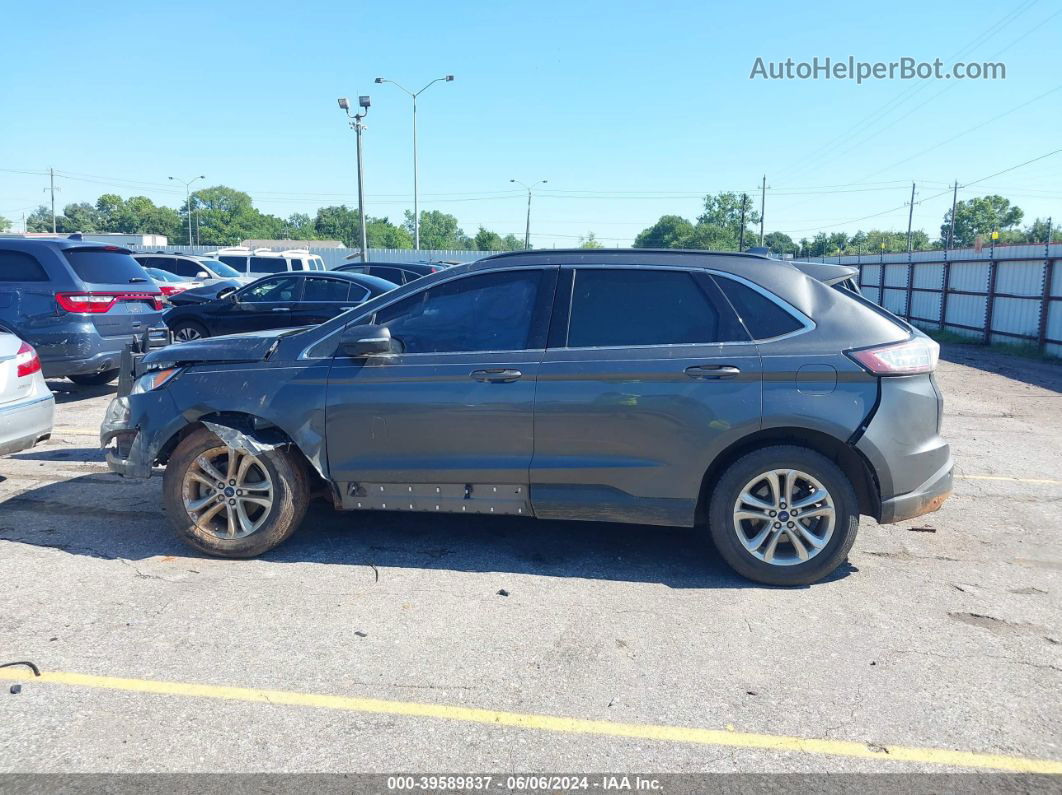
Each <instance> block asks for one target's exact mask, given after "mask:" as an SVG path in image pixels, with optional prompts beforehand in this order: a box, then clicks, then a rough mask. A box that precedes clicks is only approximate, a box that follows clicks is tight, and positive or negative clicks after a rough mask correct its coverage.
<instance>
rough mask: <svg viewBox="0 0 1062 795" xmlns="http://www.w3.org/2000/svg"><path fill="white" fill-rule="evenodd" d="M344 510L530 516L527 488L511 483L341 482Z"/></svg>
mask: <svg viewBox="0 0 1062 795" xmlns="http://www.w3.org/2000/svg"><path fill="white" fill-rule="evenodd" d="M341 486H342V489H341V492H340V493H341V494H342V495H343V506H342V507H343V510H345V511H359V510H360V511H426V512H430V513H436V512H438V513H486V514H491V513H495V514H513V515H522V516H530V515H531V505H530V503H529V502H528V500H527V487H526V486H516V485H513V484H511V483H440V484H432V483H343V484H341Z"/></svg>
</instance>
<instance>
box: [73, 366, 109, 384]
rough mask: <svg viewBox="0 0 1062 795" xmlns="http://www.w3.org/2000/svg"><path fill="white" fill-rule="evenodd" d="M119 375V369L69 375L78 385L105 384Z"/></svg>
mask: <svg viewBox="0 0 1062 795" xmlns="http://www.w3.org/2000/svg"><path fill="white" fill-rule="evenodd" d="M117 377H118V370H104V371H103V372H102V373H87V374H84V375H68V376H67V378H69V379H70V380H71V381H73V382H74V383H75V384H77V385H78V386H103V385H104V384H109V383H111V381H113V380H114V379H115V378H117Z"/></svg>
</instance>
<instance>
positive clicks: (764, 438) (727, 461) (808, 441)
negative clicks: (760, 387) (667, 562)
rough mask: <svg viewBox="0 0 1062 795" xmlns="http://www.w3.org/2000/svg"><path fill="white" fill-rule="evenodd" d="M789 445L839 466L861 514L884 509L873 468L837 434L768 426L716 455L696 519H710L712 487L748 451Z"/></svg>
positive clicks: (706, 474) (703, 483) (703, 481)
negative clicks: (818, 455)
mask: <svg viewBox="0 0 1062 795" xmlns="http://www.w3.org/2000/svg"><path fill="white" fill-rule="evenodd" d="M779 444H787V445H795V446H797V447H806V448H808V449H809V450H814V451H815V452H817V453H820V454H822V455H824V456H826V457H827V458H829V459H830V460H831V461H833V462H834V463H835V464H837V466H838V467H840V469H841V471H842V472H843V473H844V474H845V476H846V477H847V478H848V480H849V481H850V482H851V484H852V488H853V489H854V490H855V493H856V498H857V499H858V501H859V513H861V514H864V515H866V516H872V517H874V518H875V519H877V518H878V516H879V513H880V511H881V498H880V493H881V492H880V489H879V487H878V483H877V478H876V477H875V476H874V471H873V468H872V467H871V466H870V464H869V463H868V462H867V460H866V459H865V458H864V457H863V455H862V453H860V452H859V451H858V450H856V449H855V447H853V446H852V445H849V444H846V443H845V442H843V441H841V440H840V439H838V438H837V437H835V436H831V435H830V434H828V433H824V432H822V431H817V430H812V429H810V428H800V427H784V428H765V429H763V430H759V431H756V432H755V433H751V434H749V435H748V436H744V437H742V438H741V439H738V440H737V441H735V442H733V443H732V444H731V445H730V446H729V447H727V448H725V449H724V450H723V451H722V452H721V453H720V454H719V455H717V456H716V457H715V458H714V459H713V460H712V463H711V464H710V465H709V466H708V468H707V469H706V470H705V472H704V475H703V477H702V478H701V489H700V494H699V496H698V499H697V508H696V513H695V520H696V522H697V524H699V525H703V524H706V523H707V521H708V505H709V503H710V502H711V498H712V490H713V489H714V487H715V484H716V482H718V480H719V478H720V476H721V475H722V474H723V473H724V472H725V471H726V470H727V468H728V467H729V466H730V465H731V464H733V463H734V462H735V461H737V460H738V459H739V458H741V457H742V456H743V455H745V454H747V453H751V452H753V451H755V450H759V449H762V448H764V447H770V446H772V445H779Z"/></svg>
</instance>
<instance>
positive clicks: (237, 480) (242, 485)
mask: <svg viewBox="0 0 1062 795" xmlns="http://www.w3.org/2000/svg"><path fill="white" fill-rule="evenodd" d="M182 497H183V499H184V508H185V510H186V511H187V512H188V515H189V516H190V517H191V519H192V521H193V522H195V524H196V526H197V527H199V528H200V529H201V530H203V531H205V532H208V533H211V534H213V535H215V536H217V537H218V538H223V539H235V538H245V537H247V536H249V535H251V534H252V533H255V532H257V531H258V530H259V528H261V527H262V525H263V524H264V523H265V520H266V518H267V517H268V516H269V512H270V510H271V509H272V507H273V480H272V478H270V476H269V471H268V470H267V469H266V468H265V465H264V464H263V463H262V462H261V461H260V460H259V459H258V458H256V457H255V456H253V455H251V454H250V453H245V452H242V451H239V450H233V449H232V448H230V447H214V448H212V449H210V450H206V451H204V452H203V453H202V454H200V455H199V456H198V457H197V458H196V459H195V460H194V461H193V462H192V463H191V465H190V466H189V467H188V470H187V471H186V472H185V474H184V480H183V483H182Z"/></svg>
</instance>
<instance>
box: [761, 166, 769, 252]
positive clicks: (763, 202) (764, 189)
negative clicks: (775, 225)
mask: <svg viewBox="0 0 1062 795" xmlns="http://www.w3.org/2000/svg"><path fill="white" fill-rule="evenodd" d="M766 205H767V175H766V174H764V175H763V182H762V183H760V245H761V246H762V245H763V211H764V209H766Z"/></svg>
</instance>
